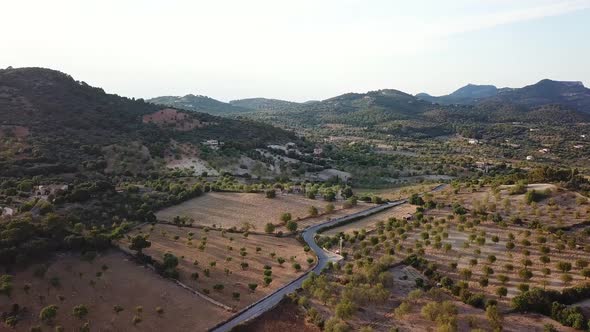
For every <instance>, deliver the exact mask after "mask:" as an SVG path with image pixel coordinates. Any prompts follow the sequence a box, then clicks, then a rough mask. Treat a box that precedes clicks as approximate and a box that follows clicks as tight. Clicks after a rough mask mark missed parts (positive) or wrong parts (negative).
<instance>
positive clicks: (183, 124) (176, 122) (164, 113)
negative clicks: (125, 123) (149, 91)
mask: <svg viewBox="0 0 590 332" xmlns="http://www.w3.org/2000/svg"><path fill="white" fill-rule="evenodd" d="M142 120H143V123H154V124H156V125H158V126H160V127H170V128H172V129H174V130H178V131H190V130H193V129H195V128H201V127H204V126H205V124H204V123H203V122H201V121H199V120H197V119H195V118H192V117H191V116H190V115H189V114H186V113H183V112H179V111H177V110H175V109H173V108H165V109H162V110H159V111H157V112H155V113H152V114H147V115H144V116H143V119H142Z"/></svg>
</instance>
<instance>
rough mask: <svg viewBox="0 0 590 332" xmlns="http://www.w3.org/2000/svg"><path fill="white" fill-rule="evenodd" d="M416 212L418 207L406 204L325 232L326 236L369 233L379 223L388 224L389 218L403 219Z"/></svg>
mask: <svg viewBox="0 0 590 332" xmlns="http://www.w3.org/2000/svg"><path fill="white" fill-rule="evenodd" d="M414 212H416V206H414V205H410V204H407V203H406V204H402V205H398V206H395V207H393V208H391V209H388V210H385V211H383V212H379V213H376V214H374V215H371V216H368V217H366V218H362V219H359V220H357V221H355V222H352V223H349V224H346V225H342V226H340V227H336V228H332V229H329V230H327V231H325V232H324V234H325V235H336V234H339V233H351V232H353V231H360V230H361V229H364V230H365V231H367V232H369V231H372V230H375V229H376V228H377V224H378V223H379V222H387V220H388V219H389V218H397V219H402V218H403V217H404V216H406V215H408V214H412V213H414Z"/></svg>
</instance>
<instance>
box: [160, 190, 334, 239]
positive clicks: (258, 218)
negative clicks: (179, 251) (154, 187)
mask: <svg viewBox="0 0 590 332" xmlns="http://www.w3.org/2000/svg"><path fill="white" fill-rule="evenodd" d="M325 205H326V202H324V201H321V200H312V199H308V198H305V197H303V196H300V195H292V194H288V195H281V194H278V195H277V197H276V198H273V199H269V198H266V197H265V196H264V194H255V193H221V192H211V193H207V194H206V195H203V196H201V197H197V198H193V199H191V200H188V201H186V202H183V203H181V204H178V205H175V206H172V207H169V208H165V209H163V210H160V211H158V212H157V213H156V217H157V218H158V219H159V220H165V221H172V219H174V217H176V216H181V217H183V216H186V217H188V218H190V219H192V220H193V224H195V225H202V226H211V227H212V226H216V227H221V228H232V227H236V228H238V229H240V228H243V227H244V226H245V225H246V224H248V225H250V228H251V226H253V227H254V228H253V229H252V228H251V230H254V231H256V232H264V226H265V225H266V224H267V223H273V224H276V225H278V224H280V223H281V220H280V217H281V215H282V214H283V213H285V212H289V213H291V216H292V218H293V220H297V219H298V218H304V217H306V216H308V215H309V211H308V210H309V208H310V207H311V206H316V207H317V208H318V210H319V213H322V212H323V208H324V207H325ZM334 206H335V208H336V210H338V209H340V208H341V207H342V204H341V203H339V202H334ZM320 220H325V218H323V219H320Z"/></svg>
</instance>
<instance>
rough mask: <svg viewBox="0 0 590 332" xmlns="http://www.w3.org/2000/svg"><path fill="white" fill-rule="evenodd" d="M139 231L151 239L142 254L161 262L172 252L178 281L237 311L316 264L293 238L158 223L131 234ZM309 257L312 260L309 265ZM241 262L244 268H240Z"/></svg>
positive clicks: (133, 233) (125, 245)
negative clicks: (267, 276) (266, 280)
mask: <svg viewBox="0 0 590 332" xmlns="http://www.w3.org/2000/svg"><path fill="white" fill-rule="evenodd" d="M140 232H141V233H143V234H149V241H151V247H150V248H148V249H145V250H144V253H145V254H147V255H150V256H152V257H153V258H154V259H157V260H161V259H162V257H163V256H164V254H165V253H172V254H173V255H175V256H176V257H178V260H179V264H178V270H179V272H180V278H179V280H180V281H181V282H183V283H185V284H187V285H188V286H189V287H191V288H193V289H195V290H198V291H201V292H204V293H208V294H209V296H210V297H212V298H213V299H215V300H217V301H220V302H221V303H223V304H225V305H227V306H229V307H235V308H238V309H239V308H243V307H245V306H247V305H249V304H250V303H253V302H255V301H256V300H258V299H260V298H262V297H263V296H264V295H266V294H269V293H271V292H273V291H274V290H276V289H278V288H279V287H281V286H282V285H284V284H286V283H288V282H289V281H291V280H293V279H295V278H297V277H298V276H300V275H301V274H303V273H304V271H306V270H307V269H309V268H310V266H311V264H313V263H315V258H314V257H313V256H312V255H311V254H308V253H306V252H305V251H304V248H303V246H302V245H301V244H300V243H299V242H297V240H295V239H293V238H278V237H274V236H270V235H254V234H250V235H249V236H248V237H247V238H246V237H244V236H243V234H241V233H229V232H227V233H226V232H221V231H214V230H210V231H205V230H203V229H198V228H191V227H183V228H180V227H176V226H171V225H162V224H157V225H154V226H153V228H152V226H151V225H148V226H145V227H144V228H143V229H141V230H135V231H132V232H131V233H130V234H129V235H131V236H134V235H135V234H138V233H140ZM189 233H192V235H191V234H189ZM189 238H191V240H189ZM121 245H122V246H123V247H127V246H128V243H127V241H126V240H125V241H123V242H122V243H121ZM257 248H259V249H257ZM242 252H244V253H245V254H242ZM279 257H282V258H284V259H285V262H284V263H283V264H282V265H281V264H279V262H278V258H279ZM308 258H311V259H313V262H311V264H310V263H309V262H308V261H307V259H308ZM242 263H246V264H248V266H247V267H244V268H242ZM295 263H298V264H299V265H300V266H301V270H299V271H297V270H296V269H295V268H294V266H293V265H294V264H295ZM265 265H268V266H270V267H271V271H272V282H271V283H270V285H269V286H266V285H265V283H264V277H265V275H264V270H265V269H264V266H265ZM206 270H207V271H209V272H206ZM193 273H197V275H198V278H196V279H195V278H193V277H191V276H192V275H193ZM207 273H209V275H208V276H207ZM249 284H257V285H258V286H257V288H256V290H255V291H251V290H250V289H249V288H248V287H249V286H248V285H249ZM216 285H223V289H218V290H215V288H216ZM217 287H219V286H217ZM234 293H239V298H236V297H234V296H235V295H234Z"/></svg>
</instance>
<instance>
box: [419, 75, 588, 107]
mask: <svg viewBox="0 0 590 332" xmlns="http://www.w3.org/2000/svg"><path fill="white" fill-rule="evenodd" d="M416 97H417V98H419V99H422V100H426V101H429V102H432V103H438V104H442V105H450V104H467V105H469V104H477V103H481V102H488V101H494V102H504V103H511V104H516V105H523V106H528V107H536V106H542V105H562V106H565V107H566V108H570V109H573V110H576V111H580V112H585V113H590V89H588V88H586V87H584V84H582V82H567V81H553V80H549V79H544V80H541V81H539V82H538V83H536V84H532V85H527V86H525V87H523V88H501V89H498V88H496V87H495V86H493V85H474V84H468V85H466V86H464V87H462V88H460V89H458V90H457V91H455V92H453V93H451V94H449V95H445V96H439V97H434V96H431V95H429V94H426V93H419V94H417V95H416Z"/></svg>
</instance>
